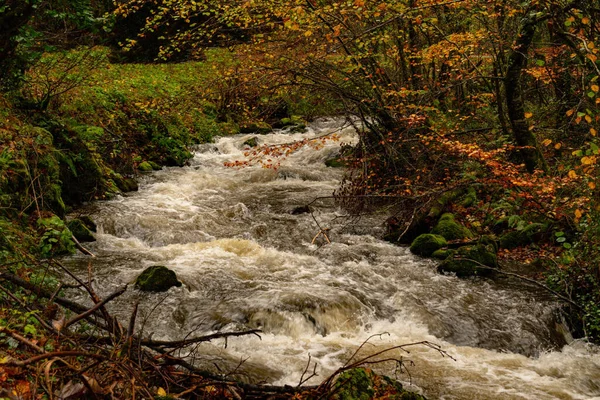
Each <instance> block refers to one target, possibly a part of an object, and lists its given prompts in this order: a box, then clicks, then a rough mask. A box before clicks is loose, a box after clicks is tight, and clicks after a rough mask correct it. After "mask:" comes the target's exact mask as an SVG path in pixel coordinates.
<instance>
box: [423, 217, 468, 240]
mask: <svg viewBox="0 0 600 400" xmlns="http://www.w3.org/2000/svg"><path fill="white" fill-rule="evenodd" d="M431 233H434V234H436V235H440V236H443V237H444V238H445V239H446V240H459V239H469V238H472V237H473V233H472V232H471V231H470V230H469V229H467V228H466V227H464V226H462V225H461V224H459V223H458V222H456V221H455V220H454V215H453V214H450V213H446V214H444V215H442V217H441V218H440V220H439V221H438V223H437V225H436V226H435V228H433V230H432V231H431Z"/></svg>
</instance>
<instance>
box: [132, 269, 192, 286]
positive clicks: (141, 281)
mask: <svg viewBox="0 0 600 400" xmlns="http://www.w3.org/2000/svg"><path fill="white" fill-rule="evenodd" d="M173 286H177V287H179V286H181V282H179V281H178V280H177V275H175V272H173V271H171V270H170V269H168V268H167V267H164V266H162V265H154V266H152V267H148V268H146V269H145V270H144V271H143V272H142V273H141V274H140V275H139V276H138V277H137V279H136V280H135V287H136V288H137V289H139V290H141V291H144V292H166V291H167V290H169V289H170V288H172V287H173Z"/></svg>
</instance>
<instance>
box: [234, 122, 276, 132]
mask: <svg viewBox="0 0 600 400" xmlns="http://www.w3.org/2000/svg"><path fill="white" fill-rule="evenodd" d="M271 131H273V128H272V127H271V125H269V124H267V123H266V122H252V123H246V124H243V125H241V126H240V133H258V134H259V135H260V134H263V135H264V134H267V133H271Z"/></svg>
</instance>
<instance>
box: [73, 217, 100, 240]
mask: <svg viewBox="0 0 600 400" xmlns="http://www.w3.org/2000/svg"><path fill="white" fill-rule="evenodd" d="M67 228H69V230H70V231H71V233H72V234H73V236H75V239H77V241H79V242H82V243H84V242H95V241H96V237H95V236H94V234H93V233H92V231H91V230H90V229H89V228H88V227H87V226H86V224H85V223H84V222H83V221H82V220H80V219H73V220H71V221H69V222H68V223H67Z"/></svg>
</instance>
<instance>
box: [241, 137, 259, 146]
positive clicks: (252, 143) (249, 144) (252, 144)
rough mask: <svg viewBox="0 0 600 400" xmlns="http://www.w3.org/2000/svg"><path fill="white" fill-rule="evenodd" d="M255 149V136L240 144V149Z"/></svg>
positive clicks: (256, 140) (256, 142) (256, 143)
mask: <svg viewBox="0 0 600 400" xmlns="http://www.w3.org/2000/svg"><path fill="white" fill-rule="evenodd" d="M246 146H248V147H257V146H258V138H257V137H256V136H252V137H251V138H249V139H247V140H246V141H245V142H244V143H242V147H246Z"/></svg>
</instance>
